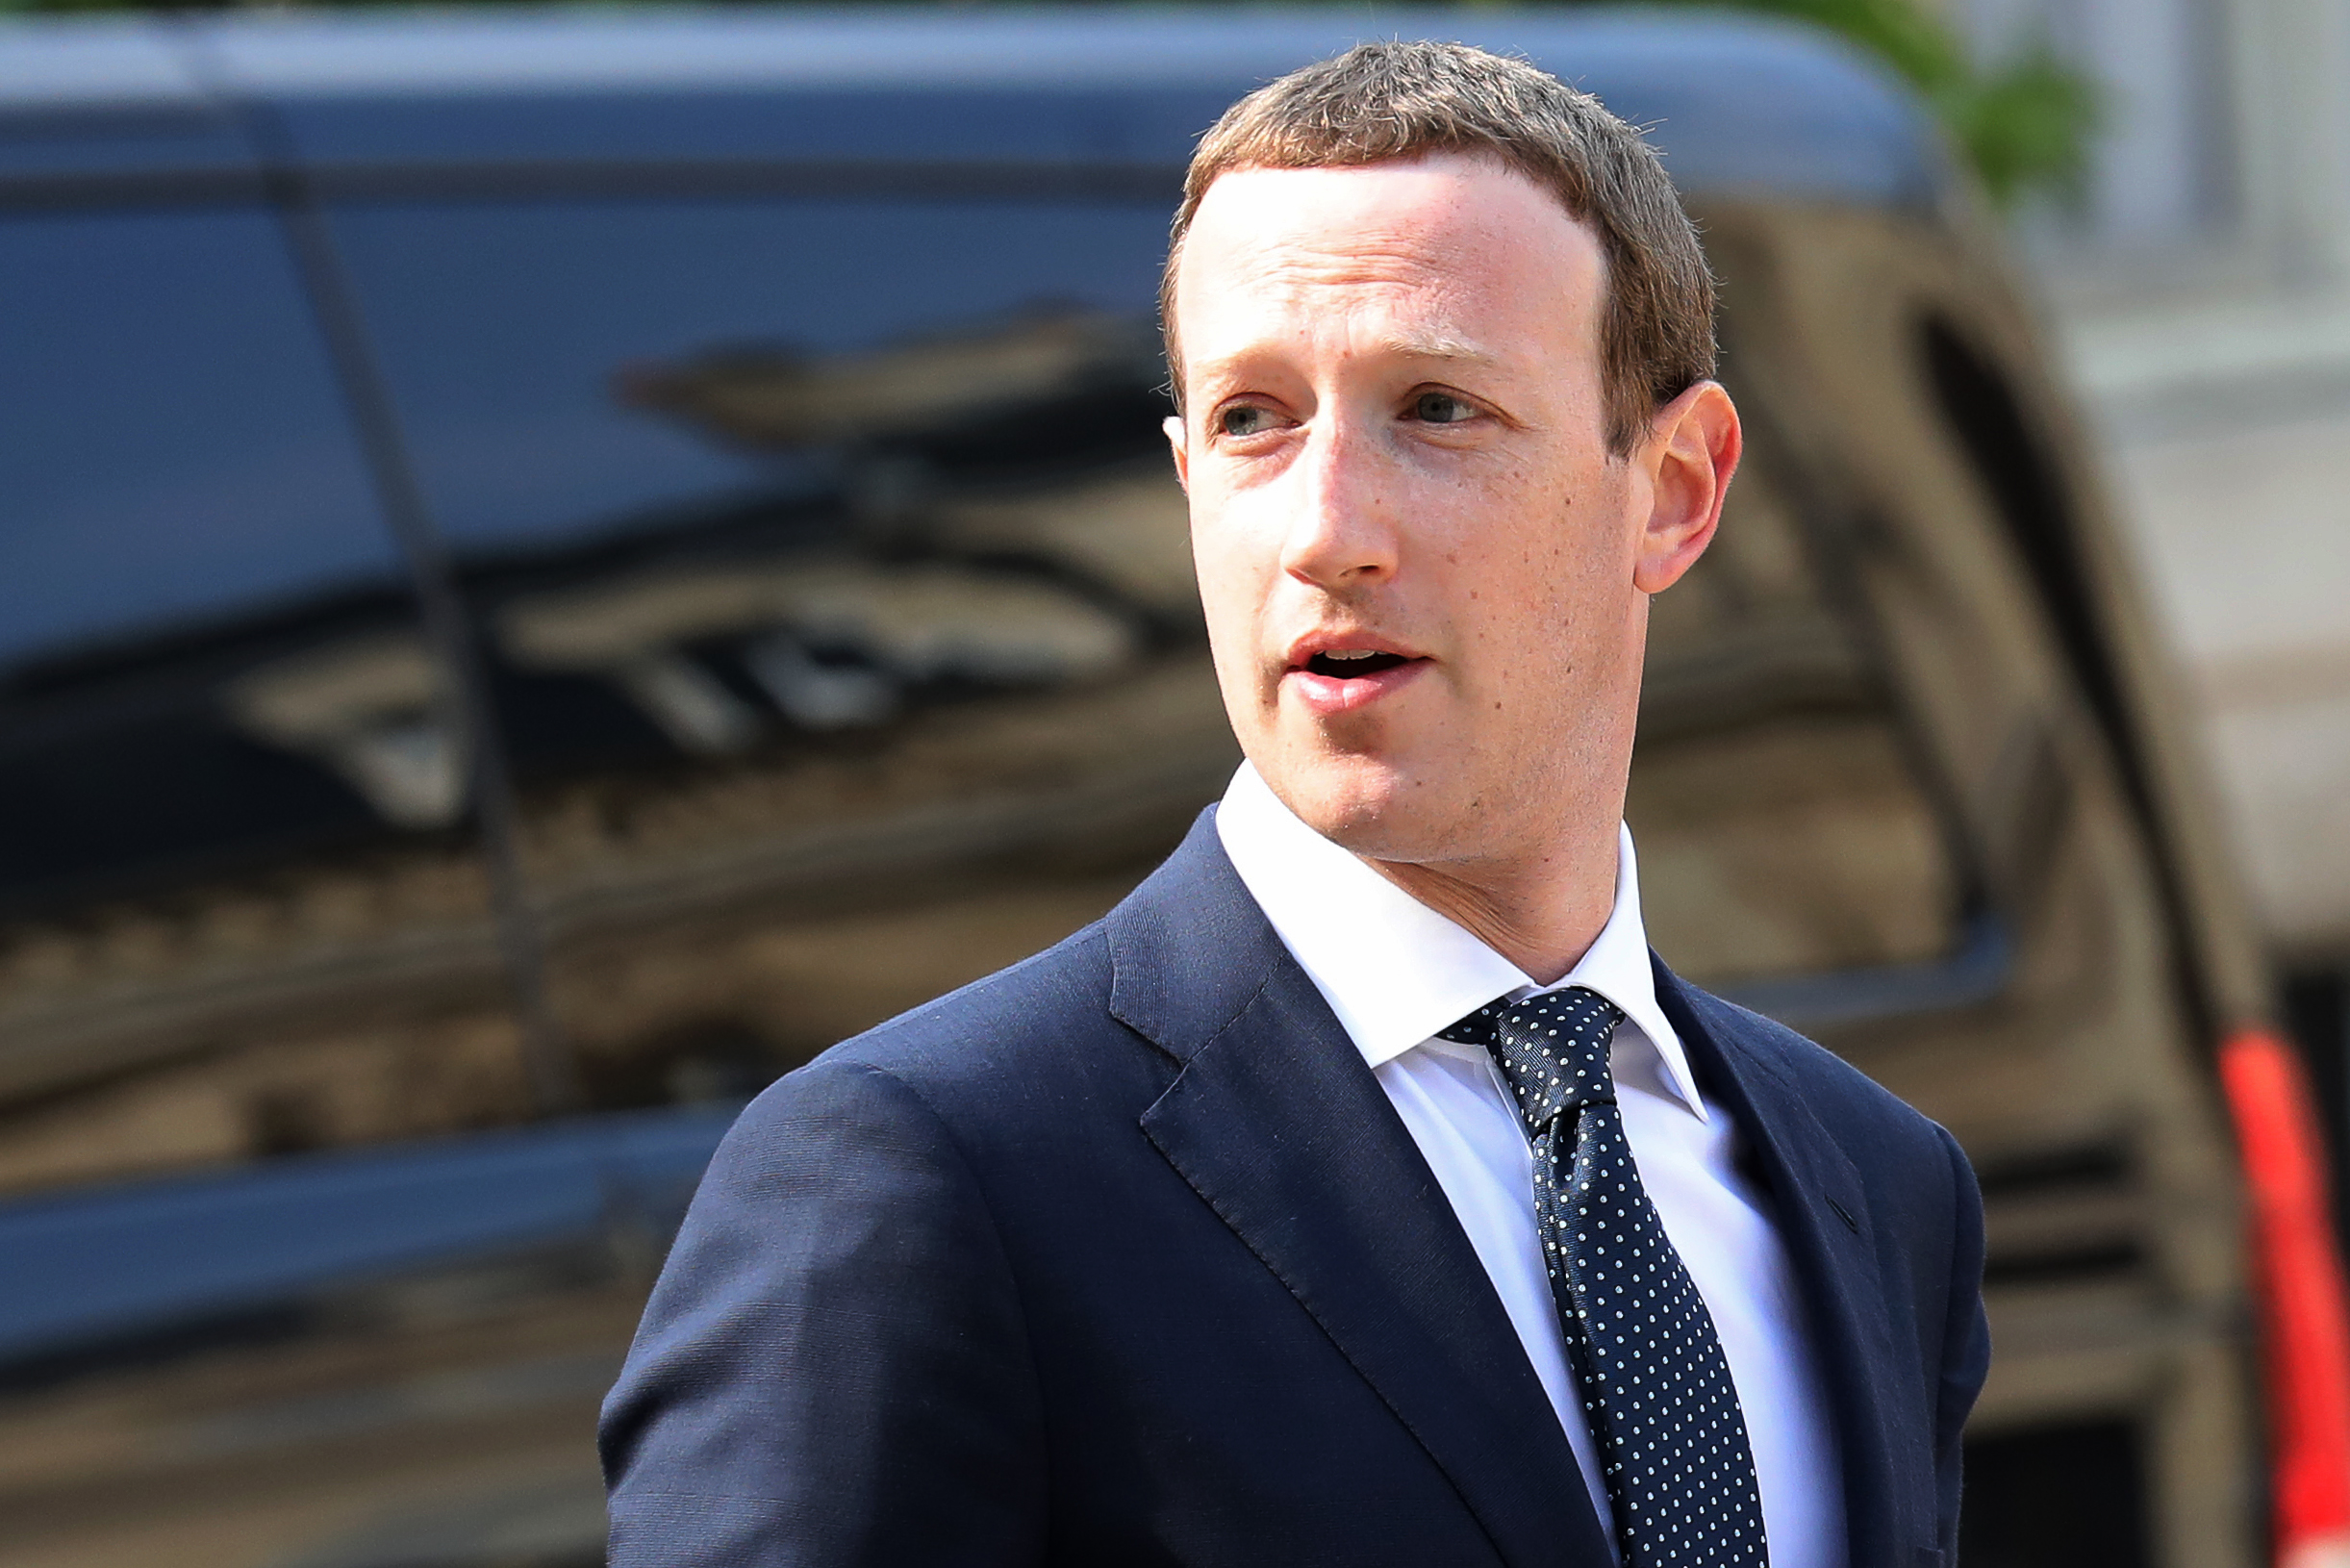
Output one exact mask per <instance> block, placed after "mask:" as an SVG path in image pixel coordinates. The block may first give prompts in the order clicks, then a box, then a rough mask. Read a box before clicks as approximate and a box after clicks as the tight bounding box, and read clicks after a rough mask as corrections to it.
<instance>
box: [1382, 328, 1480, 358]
mask: <svg viewBox="0 0 2350 1568" xmlns="http://www.w3.org/2000/svg"><path fill="white" fill-rule="evenodd" d="M1377 349H1378V351H1379V352H1380V353H1383V354H1395V355H1400V356H1402V357H1405V358H1409V359H1419V360H1458V361H1465V362H1467V363H1469V364H1473V365H1491V364H1493V363H1494V362H1495V361H1496V360H1497V359H1499V358H1500V356H1499V355H1497V354H1495V353H1494V352H1493V351H1492V350H1490V349H1487V348H1481V347H1479V346H1478V344H1476V343H1474V342H1471V341H1469V340H1467V339H1465V338H1454V337H1452V336H1450V335H1448V334H1445V333H1441V332H1437V333H1416V332H1406V333H1399V334H1391V335H1390V336H1388V337H1384V338H1381V339H1380V340H1379V341H1378V343H1377Z"/></svg>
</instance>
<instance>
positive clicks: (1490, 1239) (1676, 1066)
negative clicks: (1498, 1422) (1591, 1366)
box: [1216, 763, 1845, 1568]
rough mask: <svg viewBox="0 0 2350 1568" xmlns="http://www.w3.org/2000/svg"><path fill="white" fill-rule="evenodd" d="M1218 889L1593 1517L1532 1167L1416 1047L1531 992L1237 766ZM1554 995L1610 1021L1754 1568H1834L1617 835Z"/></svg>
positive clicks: (1763, 1233)
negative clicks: (1240, 896)
mask: <svg viewBox="0 0 2350 1568" xmlns="http://www.w3.org/2000/svg"><path fill="white" fill-rule="evenodd" d="M1216 831H1217V834H1218V836H1219V837H1220V838H1222V840H1223V841H1224V847H1225V852H1226V854H1227V855H1228V856H1230V857H1231V861H1232V866H1233V869H1234V870H1236V871H1237V872H1239V873H1240V879H1241V881H1242V882H1243V883H1245V884H1246V885H1247V886H1248V889H1249V892H1250V893H1251V895H1252V896H1254V898H1255V899H1256V901H1257V904H1258V906H1259V907H1260V908H1262V909H1263V910H1264V912H1265V918H1266V919H1267V920H1268V921H1270V922H1271V923H1272V924H1273V928H1274V930H1275V932H1276V933H1277V934H1278V935H1279V937H1280V939H1281V941H1282V944H1283V945H1284V946H1286V947H1287V948H1289V951H1290V953H1291V955H1292V956H1294V957H1295V958H1296V959H1297V961H1298V963H1299V965H1300V967H1301V968H1302V969H1303V970H1304V971H1305V973H1306V974H1307V976H1308V977H1310V978H1311V979H1312V980H1313V982H1314V985H1315V987H1316V988H1317V989H1318V990H1320V991H1321V993H1322V995H1323V997H1324V999H1327V1001H1328V1002H1329V1004H1330V1010H1331V1011H1332V1012H1333V1013H1335V1014H1337V1016H1338V1022H1339V1024H1340V1025H1341V1026H1342V1027H1344V1028H1345V1029H1346V1031H1347V1034H1348V1036H1349V1038H1351V1039H1352V1041H1353V1042H1354V1045H1355V1048H1356V1049H1357V1050H1360V1051H1361V1052H1362V1053H1363V1060H1364V1061H1366V1062H1368V1063H1369V1064H1370V1065H1371V1069H1372V1073H1373V1075H1374V1076H1376V1077H1377V1079H1378V1082H1379V1087H1380V1088H1382V1089H1384V1090H1385V1091H1386V1092H1387V1098H1388V1100H1390V1101H1392V1102H1393V1103H1394V1105H1395V1108H1396V1112H1397V1114H1398V1115H1400V1116H1401V1117H1402V1119H1403V1125H1404V1126H1405V1127H1406V1128H1408V1129H1409V1130H1410V1132H1411V1135H1412V1139H1413V1141H1414V1142H1416V1143H1417V1144H1418V1145H1419V1146H1420V1152H1421V1153H1422V1154H1424V1155H1425V1156H1427V1159H1428V1168H1429V1169H1430V1170H1431V1171H1433V1172H1434V1173H1435V1176H1436V1180H1437V1183H1438V1184H1439V1185H1440V1186H1442V1187H1443V1188H1444V1192H1445V1196H1446V1197H1447V1198H1448V1199H1450V1200H1451V1201H1452V1204H1453V1213H1454V1215H1456V1216H1457V1217H1458V1218H1459V1220H1460V1224H1461V1228H1462V1229H1463V1230H1465V1231H1467V1232H1468V1236H1469V1243H1470V1245H1471V1246H1472V1247H1473V1248H1475V1249H1476V1252H1477V1255H1478V1261H1479V1262H1481V1263H1483V1264H1484V1266H1485V1273H1486V1274H1487V1275H1488V1276H1489V1277H1491V1278H1492V1280H1493V1287H1494V1289H1495V1290H1496V1291H1498V1292H1499V1293H1500V1295H1501V1298H1502V1305H1503V1307H1504V1308H1505V1309H1506V1310H1507V1311H1508V1313H1509V1321H1510V1323H1511V1324H1512V1325H1513V1326H1514V1327H1515V1328H1517V1331H1518V1338H1519V1340H1520V1342H1521V1343H1523V1344H1524V1345H1525V1347H1526V1353H1527V1355H1528V1357H1529V1359H1530V1360H1531V1361H1532V1362H1533V1365H1534V1374H1535V1376H1536V1377H1538V1378H1541V1380H1542V1387H1543V1391H1544V1392H1545V1393H1547V1394H1548V1395H1549V1396H1550V1400H1551V1407H1552V1408H1553V1409H1554V1410H1555V1411H1557V1413H1558V1421H1559V1425H1560V1426H1562V1427H1563V1428H1565V1429H1566V1434H1567V1441H1568V1442H1569V1443H1570V1444H1571V1445H1572V1446H1573V1447H1574V1450H1575V1457H1576V1459H1577V1461H1578V1462H1579V1464H1580V1465H1581V1466H1582V1472H1583V1483H1584V1484H1585V1485H1586V1486H1587V1487H1588V1488H1589V1489H1590V1492H1591V1502H1592V1505H1593V1506H1594V1507H1596V1508H1597V1509H1598V1510H1599V1516H1600V1522H1601V1524H1602V1526H1603V1527H1604V1528H1607V1529H1608V1533H1609V1535H1610V1538H1612V1536H1613V1530H1612V1527H1611V1526H1610V1520H1611V1518H1612V1510H1611V1508H1610V1506H1609V1505H1608V1501H1607V1493H1606V1489H1605V1485H1604V1484H1603V1482H1602V1479H1601V1471H1600V1466H1599V1460H1598V1457H1597V1454H1596V1451H1595V1449H1594V1447H1593V1443H1592V1438H1591V1431H1590V1429H1589V1427H1588V1425H1587V1424H1586V1423H1585V1420H1584V1417H1583V1411H1582V1405H1581V1404H1580V1403H1579V1400H1578V1398H1577V1395H1576V1389H1575V1374H1574V1372H1573V1371H1572V1370H1571V1368H1570V1367H1569V1365H1568V1361H1567V1353H1566V1345H1565V1341H1564V1338H1563V1337H1562V1331H1561V1329H1560V1328H1559V1321H1558V1308H1557V1305H1556V1304H1555V1302H1554V1300H1553V1298H1552V1295H1551V1282H1550V1277H1549V1274H1548V1272H1547V1270H1546V1269H1545V1267H1544V1265H1543V1261H1542V1248H1541V1243H1540V1241H1539V1239H1538V1238H1537V1235H1536V1231H1535V1227H1534V1193H1533V1153H1532V1150H1531V1148H1530V1147H1529V1143H1528V1140H1527V1135H1526V1131H1525V1126H1524V1124H1523V1123H1522V1122H1521V1121H1520V1120H1519V1116H1518V1112H1517V1108H1516V1105H1515V1104H1514V1102H1513V1101H1512V1100H1511V1099H1510V1097H1509V1092H1508V1090H1507V1089H1506V1087H1504V1085H1503V1082H1502V1078H1501V1074H1500V1070H1499V1069H1498V1068H1497V1067H1496V1066H1495V1065H1494V1063H1493V1061H1492V1059H1491V1057H1490V1056H1489V1055H1488V1054H1487V1052H1486V1051H1485V1050H1484V1048H1482V1047H1481V1046H1463V1045H1458V1044H1455V1043H1453V1042H1452V1041H1449V1040H1439V1039H1436V1038H1434V1036H1435V1033H1436V1031H1437V1030H1438V1029H1441V1028H1443V1027H1444V1026H1445V1025H1447V1024H1451V1023H1453V1021H1454V1020H1456V1019H1459V1018H1461V1017H1463V1016H1464V1015H1466V1014H1468V1013H1470V1012H1473V1011H1475V1010H1476V1009H1477V1008H1479V1007H1482V1006H1483V1005H1484V1004H1485V1003H1487V1002H1489V1001H1492V1000H1494V999H1496V998H1498V997H1503V996H1506V997H1509V998H1512V999H1516V998H1519V997H1524V996H1529V995H1531V994H1533V993H1535V992H1537V991H1541V990H1545V989H1554V988H1546V987H1542V986H1538V985H1536V984H1535V983H1534V982H1533V981H1532V980H1531V979H1529V977H1528V976H1527V975H1526V974H1525V973H1524V972H1522V971H1521V970H1519V969H1518V967H1517V966H1516V965H1514V964H1512V963H1511V962H1510V961H1509V960H1508V959H1506V958H1503V956H1502V955H1501V954H1500V953H1497V952H1495V951H1494V950H1493V949H1492V948H1489V947H1487V946H1485V944H1484V943H1483V942H1482V941H1480V940H1479V939H1478V938H1477V937H1475V936H1472V935H1471V934H1470V933H1469V932H1468V931H1467V930H1466V929H1464V928H1463V927H1461V926H1459V925H1456V924H1454V923H1453V922H1452V921H1450V920H1448V919H1446V918H1445V917H1444V916H1442V915H1440V914H1438V913H1436V912H1435V911H1434V910H1432V909H1430V908H1428V906H1427V905H1426V904H1424V903H1421V902H1420V901H1419V900H1418V899H1416V898H1412V897H1411V896H1410V895H1409V894H1407V893H1405V892H1404V891H1403V890H1402V889H1401V888H1399V887H1397V886H1396V885H1395V884H1394V883H1393V882H1390V881H1389V880H1387V878H1385V877H1384V876H1381V875H1380V874H1379V873H1377V872H1375V871H1373V870H1372V869H1371V868H1370V867H1369V866H1367V865H1365V864H1363V862H1362V861H1360V860H1358V859H1356V858H1355V857H1354V855H1353V854H1352V853H1351V852H1349V851H1348V850H1345V849H1342V848H1340V847H1338V846H1337V845H1335V844H1332V843H1331V842H1330V841H1329V840H1327V839H1326V838H1324V837H1322V836H1321V835H1320V834H1319V833H1316V832H1315V831H1314V830H1313V829H1312V828H1310V827H1308V826H1306V825H1305V823H1304V822H1301V821H1300V820H1299V819H1298V817H1297V816H1296V815H1295V814H1294V813H1292V812H1291V811H1290V810H1289V808H1288V807H1286V806H1284V805H1283V804H1282V803H1281V802H1280V800H1279V798H1278V797H1276V796H1275V795H1274V793H1273V792H1272V791H1271V790H1270V789H1268V788H1267V787H1266V785H1265V783H1264V781H1263V780H1262V779H1261V778H1259V777H1258V776H1257V774H1256V771H1255V770H1254V769H1252V768H1251V767H1250V766H1249V765H1248V764H1246V763H1244V764H1242V765H1241V769H1240V771H1239V773H1238V774H1237V775H1235V776H1234V778H1233V780H1232V785H1231V788H1230V789H1228V790H1227V791H1226V792H1225V797H1224V803H1223V804H1222V806H1220V807H1219V808H1218V810H1217V813H1216ZM1558 984H1559V985H1560V986H1568V985H1579V986H1583V987H1586V988H1588V989H1589V990H1592V991H1596V992H1598V993H1599V994H1600V995H1601V996H1603V997H1605V998H1606V999H1608V1000H1609V1001H1611V1002H1613V1003H1615V1004H1616V1006H1618V1007H1620V1008H1622V1009H1623V1011H1624V1022H1623V1023H1622V1024H1618V1025H1617V1027H1616V1034H1615V1044H1614V1048H1613V1050H1612V1051H1611V1054H1610V1066H1611V1068H1612V1070H1613V1073H1614V1076H1615V1082H1616V1100H1617V1103H1618V1104H1619V1105H1620V1106H1621V1107H1622V1110H1623V1116H1624V1130H1625V1134H1626V1136H1627V1137H1628V1138H1629V1139H1630V1143H1631V1150H1632V1159H1633V1162H1634V1163H1635V1164H1637V1165H1638V1166H1639V1168H1640V1179H1641V1182H1642V1183H1643V1184H1644V1185H1645V1186H1646V1187H1647V1188H1648V1194H1649V1198H1650V1199H1651V1201H1654V1202H1655V1205H1656V1213H1657V1216H1658V1218H1659V1219H1661V1220H1662V1221H1663V1223H1664V1228H1665V1234H1666V1235H1667V1236H1669V1237H1670V1238H1671V1239H1672V1242H1673V1246H1674V1249H1675V1250H1676V1251H1678V1252H1680V1256H1681V1261H1682V1262H1683V1263H1684V1264H1686V1265H1687V1267H1688V1270H1689V1275H1690V1277H1691V1279H1692V1280H1693V1281H1695V1283H1696V1285H1697V1288H1698V1292H1699V1294H1700V1295H1702V1296H1703V1297H1704V1298H1705V1300H1706V1310H1707V1311H1709V1312H1710V1313H1711V1314H1712V1316H1713V1324H1714V1328H1715V1331H1716V1332H1717V1333H1719V1335H1720V1336H1721V1340H1722V1351H1723V1353H1724V1354H1725V1356H1727V1357H1728V1359H1729V1362H1730V1375H1731V1380H1732V1381H1733V1382H1734V1383H1735V1384H1736V1385H1737V1389H1738V1404H1739V1407H1740V1408H1741V1410H1742V1411H1743V1412H1744V1414H1745V1417H1746V1431H1747V1438H1748V1441H1749V1443H1750V1444H1751V1445H1752V1447H1753V1449H1754V1455H1755V1477H1756V1482H1757V1483H1758V1484H1759V1486H1760V1488H1761V1492H1762V1519H1763V1529H1764V1532H1765V1533H1766V1534H1767V1536H1768V1537H1769V1540H1770V1551H1771V1563H1772V1568H1844V1562H1845V1537H1844V1486H1843V1476H1842V1473H1841V1470H1840V1468H1839V1464H1838V1460H1837V1456H1836V1445H1835V1435H1834V1431H1833V1429H1832V1427H1831V1425H1830V1420H1829V1415H1828V1406H1827V1403H1826V1400H1825V1398H1824V1396H1823V1391H1822V1388H1821V1384H1820V1378H1819V1370H1818V1367H1817V1365H1816V1360H1815V1356H1814V1353H1813V1349H1812V1345H1811V1336H1810V1331H1809V1328H1808V1326H1807V1323H1806V1320H1805V1314H1804V1307H1803V1302H1802V1299H1801V1295H1800V1292H1799V1290H1798V1288H1797V1284H1796V1278H1795V1272H1794V1268H1793V1265H1792V1264H1791V1263H1790V1261H1789V1260H1788V1257H1787V1253H1786V1249H1785V1248H1784V1247H1783V1246H1782V1245H1781V1242H1780V1239H1779V1231H1778V1227H1777V1226H1776V1225H1775V1224H1774V1222H1773V1220H1772V1217H1771V1212H1770V1209H1769V1208H1768V1206H1767V1205H1766V1204H1765V1203H1764V1201H1763V1200H1762V1197H1761V1195H1760V1194H1759V1193H1757V1192H1756V1189H1755V1185H1754V1183H1753V1182H1752V1181H1750V1180H1749V1179H1748V1178H1747V1176H1746V1174H1745V1173H1744V1171H1743V1170H1741V1169H1740V1158H1739V1156H1740V1151H1741V1139H1740V1136H1739V1132H1738V1129H1737V1127H1736V1126H1735V1125H1733V1124H1732V1123H1731V1119H1730V1117H1729V1116H1728V1115H1727V1114H1723V1113H1722V1112H1720V1111H1719V1110H1718V1108H1717V1109H1715V1110H1708V1109H1707V1107H1706V1102H1705V1100H1704V1099H1703V1098H1702V1097H1701V1096H1700V1095H1699V1094H1698V1089H1697V1083H1696V1080H1695V1079H1694V1078H1692V1077H1691V1076H1690V1073H1689V1063H1688V1059H1687V1057H1686V1056H1685V1055H1684V1054H1683V1052H1682V1050H1681V1043H1680V1036H1679V1035H1677V1034H1676V1033H1674V1030H1673V1025H1672V1024H1670V1023H1668V1022H1666V1020H1665V1016H1664V1014H1663V1012H1662V1010H1661V1009H1660V1008H1659V1007H1658V1006H1657V1002H1656V987H1655V975H1654V974H1653V972H1652V971H1651V970H1650V968H1649V952H1648V937H1647V933H1646V932H1645V930H1644V929H1643V928H1642V926H1641V923H1640V892H1639V884H1638V878H1637V872H1636V864H1635V862H1634V860H1633V858H1632V841H1631V832H1630V829H1629V828H1626V829H1624V830H1623V831H1622V832H1621V834H1620V836H1619V839H1618V850H1617V861H1616V898H1615V909H1614V911H1613V913H1611V914H1610V915H1609V917H1608V920H1607V924H1606V926H1605V928H1604V929H1603V930H1602V931H1601V932H1600V935H1599V939H1598V940H1597V941H1596V942H1594V943H1592V945H1591V949H1590V951H1588V952H1586V953H1584V954H1583V957H1582V961H1581V962H1580V963H1579V964H1577V965H1576V966H1575V969H1574V971H1573V973H1571V974H1568V975H1567V976H1566V977H1565V978H1564V979H1562V980H1560V981H1559V982H1558Z"/></svg>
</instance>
